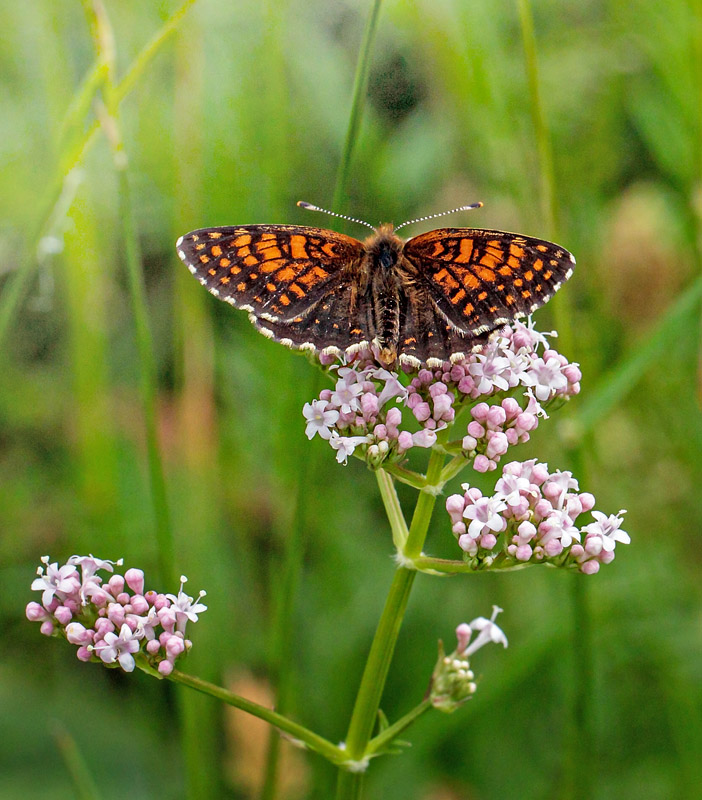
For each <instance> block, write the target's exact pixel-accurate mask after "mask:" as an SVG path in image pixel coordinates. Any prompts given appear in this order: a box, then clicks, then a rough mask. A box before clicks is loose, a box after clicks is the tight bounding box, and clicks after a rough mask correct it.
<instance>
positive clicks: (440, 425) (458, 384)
mask: <svg viewBox="0 0 702 800" xmlns="http://www.w3.org/2000/svg"><path fill="white" fill-rule="evenodd" d="M540 350H542V351H543V352H541V354H539V351H540ZM331 369H332V370H334V369H336V370H337V381H336V386H335V388H334V389H333V390H332V389H325V390H324V391H322V392H321V394H320V396H319V399H318V400H314V401H313V402H312V403H307V404H305V407H304V409H303V414H304V417H305V419H306V421H307V428H306V433H307V436H308V438H310V439H311V438H312V437H313V436H314V435H315V434H319V436H321V437H322V438H323V439H326V440H327V441H328V442H329V444H330V445H331V447H333V448H334V449H335V450H336V451H337V460H338V461H339V462H341V463H346V461H347V459H348V456H349V455H351V454H352V453H354V452H355V451H357V454H358V453H362V454H363V456H364V458H365V459H366V461H367V462H368V463H369V464H370V465H371V466H379V465H380V464H381V463H382V462H383V461H385V460H390V461H396V460H399V459H402V458H403V457H404V455H405V453H406V452H407V451H408V450H409V449H410V448H411V447H431V446H432V445H434V444H435V442H436V436H437V433H439V432H440V431H442V430H444V429H445V428H447V427H449V426H451V425H452V424H453V423H454V420H455V417H456V414H457V413H458V412H459V411H460V410H461V409H463V408H464V407H469V408H470V413H471V416H472V420H471V421H470V423H469V424H468V426H467V430H466V429H465V428H464V431H465V434H464V435H463V437H462V438H459V439H457V440H456V441H455V442H453V443H447V448H448V449H450V450H455V451H456V452H461V451H462V452H463V454H464V455H465V456H466V457H467V458H469V459H471V460H472V461H473V466H474V468H475V469H476V470H478V471H479V472H486V471H488V470H493V469H495V468H496V467H497V463H498V462H499V461H500V458H501V457H502V456H503V455H504V454H505V453H506V452H507V450H508V449H509V447H510V446H511V445H516V444H519V443H521V442H525V441H527V440H528V439H529V435H530V432H531V431H533V430H534V429H535V428H536V427H537V426H538V424H539V418H545V417H546V416H547V415H546V411H545V408H546V407H548V406H550V405H552V404H553V403H554V402H556V401H558V402H563V401H564V400H566V399H568V398H569V397H570V396H571V395H574V394H577V393H578V392H579V391H580V378H581V374H580V370H579V368H578V366H577V364H570V363H568V360H567V359H566V358H565V357H564V356H562V355H561V354H560V353H558V352H556V351H555V350H553V349H551V348H549V347H548V344H547V341H546V338H545V336H544V334H541V333H538V332H537V331H536V330H534V328H533V327H532V325H531V323H529V324H527V325H524V324H522V323H521V322H514V323H513V324H512V325H511V326H506V327H504V328H503V329H501V330H500V331H499V333H497V334H496V335H495V336H494V337H493V338H492V339H491V340H490V341H488V342H487V343H486V344H485V345H484V347H483V348H482V349H481V350H480V351H479V352H476V353H472V354H470V355H469V356H468V357H467V358H465V359H462V360H461V361H459V362H457V363H451V362H449V361H446V362H444V363H443V364H442V365H441V366H439V367H435V368H432V369H429V368H425V369H420V370H419V371H417V372H414V373H408V378H409V384H408V385H407V386H405V385H404V384H403V383H402V382H401V381H400V379H399V375H397V374H395V373H392V372H389V371H388V370H386V369H382V368H379V367H378V366H377V364H374V363H372V362H370V361H368V360H367V359H366V357H365V356H363V357H356V359H355V360H354V361H353V363H351V364H350V365H347V366H344V367H339V368H336V367H334V366H332V367H331ZM405 372H407V370H405ZM403 411H404V414H403ZM407 412H410V413H407ZM417 428H419V430H417Z"/></svg>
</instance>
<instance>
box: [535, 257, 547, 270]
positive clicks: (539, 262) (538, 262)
mask: <svg viewBox="0 0 702 800" xmlns="http://www.w3.org/2000/svg"><path fill="white" fill-rule="evenodd" d="M533 267H534V269H535V270H536V271H537V272H541V270H542V269H543V268H544V262H543V261H542V260H541V259H540V258H537V259H536V261H534V264H533Z"/></svg>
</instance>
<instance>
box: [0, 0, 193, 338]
mask: <svg viewBox="0 0 702 800" xmlns="http://www.w3.org/2000/svg"><path fill="white" fill-rule="evenodd" d="M194 2H195V0H186V2H184V3H183V4H182V5H181V6H180V8H179V9H178V10H177V11H176V12H175V13H174V14H173V15H172V16H171V17H169V19H168V20H167V21H166V23H165V24H164V25H163V26H162V27H161V29H160V30H159V31H157V33H156V34H154V36H153V37H152V38H151V40H150V41H149V42H148V43H147V45H146V46H145V47H144V49H143V50H142V51H141V52H140V53H139V55H138V56H137V57H136V59H135V60H134V61H133V62H132V64H131V66H130V68H129V69H128V70H127V72H126V74H125V76H124V78H122V80H121V81H120V82H119V83H117V84H116V86H115V87H114V92H113V96H114V98H115V100H116V102H117V103H121V102H122V100H124V98H125V97H126V96H127V95H128V94H129V92H130V91H131V90H132V88H133V87H134V86H135V84H136V82H137V81H138V79H139V78H140V77H141V75H142V74H143V72H144V70H145V69H146V67H147V66H148V64H149V63H150V62H151V60H152V59H153V57H154V56H155V55H156V53H157V52H158V51H159V49H160V48H161V46H162V45H163V43H164V42H165V41H166V40H167V39H168V37H169V35H170V34H171V33H172V32H173V31H174V30H175V28H176V26H177V25H178V23H179V22H180V21H181V20H182V18H183V16H184V15H185V13H186V12H187V11H188V9H189V8H190V6H191V5H193V3H194ZM105 69H106V67H105V66H102V67H101V70H105ZM86 81H87V83H88V84H90V85H91V86H92V85H94V86H96V87H97V86H99V83H95V82H94V80H90V78H87V79H86V80H85V81H84V82H83V83H82V84H81V87H82V88H80V87H79V89H78V91H77V93H76V96H75V98H74V104H75V106H76V107H78V106H80V105H81V102H82V101H79V100H78V97H79V95H81V93H82V91H83V90H84V88H85V83H86ZM86 111H87V109H86ZM78 121H79V120H78V119H77V118H76V123H77V122H78ZM99 130H100V123H99V121H97V120H96V121H95V122H93V123H92V125H90V127H89V128H88V130H87V131H86V132H85V133H84V135H83V136H82V137H81V138H80V139H79V140H78V142H77V143H76V144H75V145H74V146H73V147H72V148H71V149H70V151H69V152H67V153H66V154H64V156H63V157H62V158H60V159H59V161H60V165H61V166H59V167H58V168H57V174H56V176H55V177H54V178H53V180H51V181H50V182H49V188H48V189H47V191H46V195H45V198H44V201H43V202H41V203H40V204H39V207H40V208H41V209H42V210H41V212H40V214H39V216H38V218H37V224H36V227H35V228H34V230H33V232H32V233H31V235H30V236H29V237H28V238H27V241H28V242H29V245H28V248H27V250H26V251H25V254H24V257H23V259H22V260H21V261H20V263H19V264H18V266H17V269H16V270H15V271H14V272H13V273H12V274H11V275H10V276H9V277H8V278H7V281H6V285H5V286H4V287H3V292H2V294H1V295H0V349H1V348H2V346H3V344H4V342H5V337H6V336H7V333H8V331H9V329H10V326H11V324H12V320H13V318H14V316H15V314H16V313H17V309H18V308H19V306H20V304H21V302H22V300H23V299H24V296H25V294H26V292H27V289H28V288H29V283H30V281H31V278H32V275H33V268H34V267H35V248H36V243H37V242H39V241H40V240H41V238H42V236H43V234H44V231H45V229H46V226H47V222H48V220H49V219H51V218H52V216H53V214H54V209H55V207H56V205H57V203H58V202H59V199H60V197H61V193H62V191H63V187H64V184H65V182H66V180H67V178H68V176H69V175H70V173H71V172H72V171H73V169H74V168H75V167H76V166H77V165H78V164H79V163H80V162H81V161H82V160H83V159H84V158H85V156H86V154H87V153H88V151H89V150H90V148H91V147H92V146H93V144H94V143H95V142H96V140H97V136H98V132H99Z"/></svg>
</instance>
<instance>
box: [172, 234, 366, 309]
mask: <svg viewBox="0 0 702 800" xmlns="http://www.w3.org/2000/svg"><path fill="white" fill-rule="evenodd" d="M176 248H177V250H178V255H179V256H180V258H181V260H182V261H183V262H185V264H186V265H187V267H188V269H189V270H190V271H191V272H192V273H193V275H194V276H195V277H196V278H197V279H198V280H199V281H200V283H201V284H202V285H203V286H205V288H206V289H207V290H208V291H210V292H211V293H212V294H214V295H215V296H216V297H219V298H220V300H224V301H225V302H227V303H231V305H233V306H236V307H237V308H242V309H244V310H245V311H248V312H249V313H250V314H252V315H253V316H254V317H255V318H257V319H258V318H259V317H261V318H263V319H266V320H269V321H273V322H278V321H280V322H283V323H285V322H290V321H291V320H293V319H295V318H296V317H300V316H301V315H305V314H306V313H307V312H308V311H309V309H310V308H311V307H312V306H314V305H315V303H317V302H318V301H319V300H320V298H322V297H323V296H324V295H325V294H327V293H329V292H331V291H333V290H334V286H335V285H336V283H337V282H338V281H339V280H341V279H342V277H343V275H344V274H345V273H346V272H347V271H349V270H351V271H352V270H353V268H354V266H355V265H356V264H358V262H359V261H360V259H361V258H362V256H363V245H362V244H361V242H359V241H358V240H357V239H352V238H351V237H350V236H344V235H343V234H340V233H336V232H335V231H329V230H324V229H322V228H310V227H306V226H301V225H241V226H238V227H223V228H203V229H200V230H196V231H192V232H191V233H188V234H186V235H185V236H182V237H181V238H180V239H179V240H178V242H177V243H176Z"/></svg>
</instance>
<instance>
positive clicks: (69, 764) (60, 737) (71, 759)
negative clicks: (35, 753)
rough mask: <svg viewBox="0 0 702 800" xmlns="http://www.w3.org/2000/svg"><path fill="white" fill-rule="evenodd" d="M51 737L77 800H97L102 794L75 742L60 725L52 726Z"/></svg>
mask: <svg viewBox="0 0 702 800" xmlns="http://www.w3.org/2000/svg"><path fill="white" fill-rule="evenodd" d="M53 736H54V741H55V742H56V746H57V747H58V749H59V752H60V753H61V757H62V758H63V763H64V764H65V765H66V769H67V770H68V773H69V774H70V776H71V780H72V781H73V790H74V791H75V794H76V797H77V798H78V800H99V798H100V797H102V793H101V792H100V790H99V789H98V785H97V783H96V781H95V778H93V776H92V774H91V772H90V768H89V767H88V763H87V761H86V760H85V758H84V756H83V754H82V753H81V751H80V749H79V748H78V745H77V743H76V740H75V739H74V738H73V736H71V734H70V733H69V732H68V730H66V728H64V726H63V725H61V724H60V723H55V724H54V725H53Z"/></svg>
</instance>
